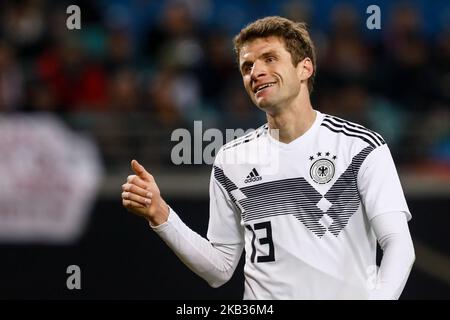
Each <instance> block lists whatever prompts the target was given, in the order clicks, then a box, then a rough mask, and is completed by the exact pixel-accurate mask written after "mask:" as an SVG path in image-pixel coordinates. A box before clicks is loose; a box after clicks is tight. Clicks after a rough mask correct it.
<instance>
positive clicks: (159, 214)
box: [122, 160, 169, 226]
mask: <svg viewBox="0 0 450 320" xmlns="http://www.w3.org/2000/svg"><path fill="white" fill-rule="evenodd" d="M131 169H133V171H134V173H135V175H130V176H128V178H127V182H126V183H124V184H123V185H122V190H123V192H122V204H123V206H124V207H125V208H126V209H127V210H128V211H130V212H131V213H134V214H136V215H138V216H141V217H144V218H146V219H147V220H148V221H149V222H150V223H151V224H152V225H153V226H157V225H160V224H162V223H164V222H166V221H167V218H168V216H169V207H168V205H167V204H166V202H165V201H164V199H163V198H162V197H161V194H160V192H159V188H158V185H157V184H156V182H155V179H154V178H153V176H152V175H151V174H150V173H148V172H147V170H145V168H144V167H143V166H142V165H140V164H139V163H138V162H137V161H136V160H132V161H131Z"/></svg>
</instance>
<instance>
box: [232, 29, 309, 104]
mask: <svg viewBox="0 0 450 320" xmlns="http://www.w3.org/2000/svg"><path fill="white" fill-rule="evenodd" d="M301 64H302V62H300V63H299V64H298V65H297V66H296V67H295V66H294V65H293V64H292V59H291V54H290V53H289V52H288V51H287V50H286V48H285V45H284V42H283V40H281V39H280V38H278V37H275V36H270V37H267V38H258V39H255V40H253V41H250V42H248V43H246V44H245V45H244V46H243V47H242V49H241V51H240V54H239V67H240V71H241V74H242V78H243V81H244V86H245V89H246V91H247V93H248V94H249V96H250V98H251V99H252V101H253V102H254V103H255V104H256V105H257V106H258V107H259V108H261V109H263V110H264V111H271V110H276V109H277V108H279V107H282V106H283V105H285V104H288V103H290V102H292V101H293V100H294V99H295V98H296V97H297V96H298V95H299V93H300V82H301V79H300V74H301V69H300V68H301Z"/></svg>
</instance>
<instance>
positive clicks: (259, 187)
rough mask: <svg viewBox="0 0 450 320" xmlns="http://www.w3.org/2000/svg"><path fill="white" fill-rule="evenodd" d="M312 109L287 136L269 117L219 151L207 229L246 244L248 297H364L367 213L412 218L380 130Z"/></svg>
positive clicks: (219, 238)
mask: <svg viewBox="0 0 450 320" xmlns="http://www.w3.org/2000/svg"><path fill="white" fill-rule="evenodd" d="M316 112H317V117H316V120H315V122H314V123H313V125H312V127H311V128H310V129H309V130H308V131H307V132H306V133H305V134H303V135H302V136H301V137H299V138H297V139H296V140H294V141H292V142H291V143H289V144H284V143H281V142H279V141H278V140H277V139H275V138H273V137H272V136H271V134H269V132H268V129H267V125H264V126H262V127H261V128H259V129H257V130H255V131H254V132H252V133H250V134H248V135H246V136H244V137H241V138H238V139H236V140H234V141H232V142H230V143H228V144H226V145H225V146H223V147H222V149H221V150H220V152H219V153H218V155H217V157H216V160H215V163H214V167H213V173H212V176H211V184H210V197H211V199H210V200H211V201H210V221H209V227H208V234H207V236H208V239H209V240H210V242H211V243H212V244H213V245H214V244H221V245H227V244H229V245H235V244H242V243H243V244H244V245H245V268H244V273H245V292H244V299H367V298H368V295H369V290H368V287H367V284H368V281H369V280H370V278H371V277H373V274H374V270H375V266H376V237H375V234H374V232H373V229H372V228H371V226H370V224H369V221H370V220H371V219H373V218H374V217H375V216H377V215H380V214H383V213H388V212H395V211H396V212H404V213H405V215H406V217H407V219H408V220H409V219H410V218H411V215H410V213H409V209H408V206H407V204H406V201H405V197H404V195H403V191H402V188H401V184H400V181H399V178H398V175H397V171H396V169H395V165H394V162H393V160H392V156H391V154H390V151H389V149H388V147H387V145H386V144H385V142H384V140H383V139H382V137H381V136H380V135H379V134H377V133H375V132H373V131H371V130H368V129H366V128H364V127H362V126H360V125H357V124H354V123H351V122H348V121H345V120H342V119H339V118H337V117H333V116H329V115H325V114H322V113H320V112H318V111H316Z"/></svg>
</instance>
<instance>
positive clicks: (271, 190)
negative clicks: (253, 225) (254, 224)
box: [239, 178, 326, 237]
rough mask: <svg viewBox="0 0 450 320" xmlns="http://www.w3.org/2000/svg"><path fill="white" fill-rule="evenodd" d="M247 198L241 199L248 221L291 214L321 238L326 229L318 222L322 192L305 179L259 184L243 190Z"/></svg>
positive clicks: (243, 215)
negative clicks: (318, 204) (318, 205)
mask: <svg viewBox="0 0 450 320" xmlns="http://www.w3.org/2000/svg"><path fill="white" fill-rule="evenodd" d="M240 190H241V191H242V193H243V194H244V195H245V196H246V198H244V199H241V200H239V204H240V205H241V207H242V208H243V209H244V211H243V213H242V218H243V220H244V221H245V222H248V221H251V220H255V219H261V218H267V217H272V216H279V215H286V214H292V215H293V216H294V217H295V218H296V219H297V220H299V221H301V222H302V223H303V224H304V225H305V226H306V227H307V228H308V229H309V230H311V231H312V232H314V233H315V234H316V235H317V236H318V237H322V236H323V235H324V234H325V232H326V228H325V227H324V226H322V225H321V224H320V223H319V220H320V219H321V218H322V216H323V212H322V211H321V210H320V209H319V208H318V207H317V203H318V202H319V201H320V199H321V198H322V195H321V194H320V193H319V192H318V191H317V190H316V189H314V187H313V186H311V185H310V184H309V183H308V182H307V181H306V180H305V179H304V178H291V179H284V180H278V181H271V182H267V183H260V184H257V185H253V186H248V187H244V188H241V189H240Z"/></svg>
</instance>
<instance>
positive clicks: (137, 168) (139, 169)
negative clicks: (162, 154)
mask: <svg viewBox="0 0 450 320" xmlns="http://www.w3.org/2000/svg"><path fill="white" fill-rule="evenodd" d="M131 169H133V171H134V173H136V175H137V176H139V178H141V179H144V180H150V178H151V175H150V173H148V172H147V170H145V168H144V166H142V165H141V164H140V163H139V162H137V161H136V160H134V159H133V160H131Z"/></svg>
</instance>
